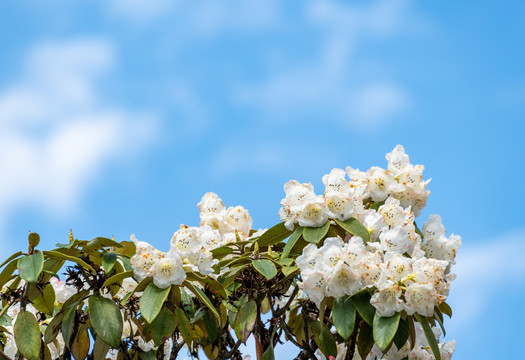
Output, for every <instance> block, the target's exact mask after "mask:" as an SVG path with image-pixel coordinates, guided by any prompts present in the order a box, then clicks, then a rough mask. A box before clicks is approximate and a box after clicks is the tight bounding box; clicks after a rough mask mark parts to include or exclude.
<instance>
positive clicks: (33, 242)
mask: <svg viewBox="0 0 525 360" xmlns="http://www.w3.org/2000/svg"><path fill="white" fill-rule="evenodd" d="M27 241H28V242H29V247H31V249H34V248H35V247H36V246H37V245H38V244H40V235H38V234H37V233H32V232H30V233H29V236H28V238H27Z"/></svg>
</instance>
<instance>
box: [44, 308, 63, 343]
mask: <svg viewBox="0 0 525 360" xmlns="http://www.w3.org/2000/svg"><path fill="white" fill-rule="evenodd" d="M64 315H65V313H64V311H60V312H59V313H58V314H56V315H55V316H53V319H51V322H50V323H49V325H48V326H47V328H46V331H45V333H44V341H45V343H46V344H49V343H51V342H53V341H54V340H55V339H56V337H57V336H58V333H59V331H60V327H61V326H62V321H63V320H64Z"/></svg>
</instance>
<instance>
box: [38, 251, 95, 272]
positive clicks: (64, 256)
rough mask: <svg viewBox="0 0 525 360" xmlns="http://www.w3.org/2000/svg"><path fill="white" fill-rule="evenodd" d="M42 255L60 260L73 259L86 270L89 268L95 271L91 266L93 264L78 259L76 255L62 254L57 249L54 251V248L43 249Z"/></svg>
mask: <svg viewBox="0 0 525 360" xmlns="http://www.w3.org/2000/svg"><path fill="white" fill-rule="evenodd" d="M44 255H45V256H48V257H52V258H55V259H62V260H69V261H73V262H75V263H77V264H78V265H80V266H82V267H83V268H84V269H88V270H91V271H93V272H96V271H95V269H94V268H93V266H91V265H89V264H88V263H86V262H85V261H84V260H82V259H79V258H78V257H76V256H71V255H67V254H64V253H61V252H58V251H55V250H50V251H44Z"/></svg>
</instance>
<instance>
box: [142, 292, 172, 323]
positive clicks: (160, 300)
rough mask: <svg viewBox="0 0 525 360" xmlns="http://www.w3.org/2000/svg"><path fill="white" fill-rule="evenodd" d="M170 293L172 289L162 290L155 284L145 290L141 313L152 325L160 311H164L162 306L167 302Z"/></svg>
mask: <svg viewBox="0 0 525 360" xmlns="http://www.w3.org/2000/svg"><path fill="white" fill-rule="evenodd" d="M169 292H170V287H167V288H165V289H161V288H159V287H157V285H155V284H154V283H151V284H149V285H148V287H147V288H146V290H144V294H142V297H141V299H140V313H141V314H142V316H144V319H146V321H147V322H149V323H150V324H151V323H152V322H153V320H155V318H156V317H157V315H158V314H159V312H160V309H162V305H163V304H164V301H166V298H167V297H168V294H169Z"/></svg>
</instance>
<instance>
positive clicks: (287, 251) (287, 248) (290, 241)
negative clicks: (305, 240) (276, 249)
mask: <svg viewBox="0 0 525 360" xmlns="http://www.w3.org/2000/svg"><path fill="white" fill-rule="evenodd" d="M303 231H304V228H302V227H301V226H299V227H298V228H297V229H295V231H294V232H293V234H292V235H291V236H290V238H289V239H288V241H287V242H286V245H284V249H283V252H282V253H281V259H284V258H287V257H288V255H290V251H292V249H293V247H294V245H295V243H296V242H297V240H299V238H300V237H301V236H302V235H303Z"/></svg>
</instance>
